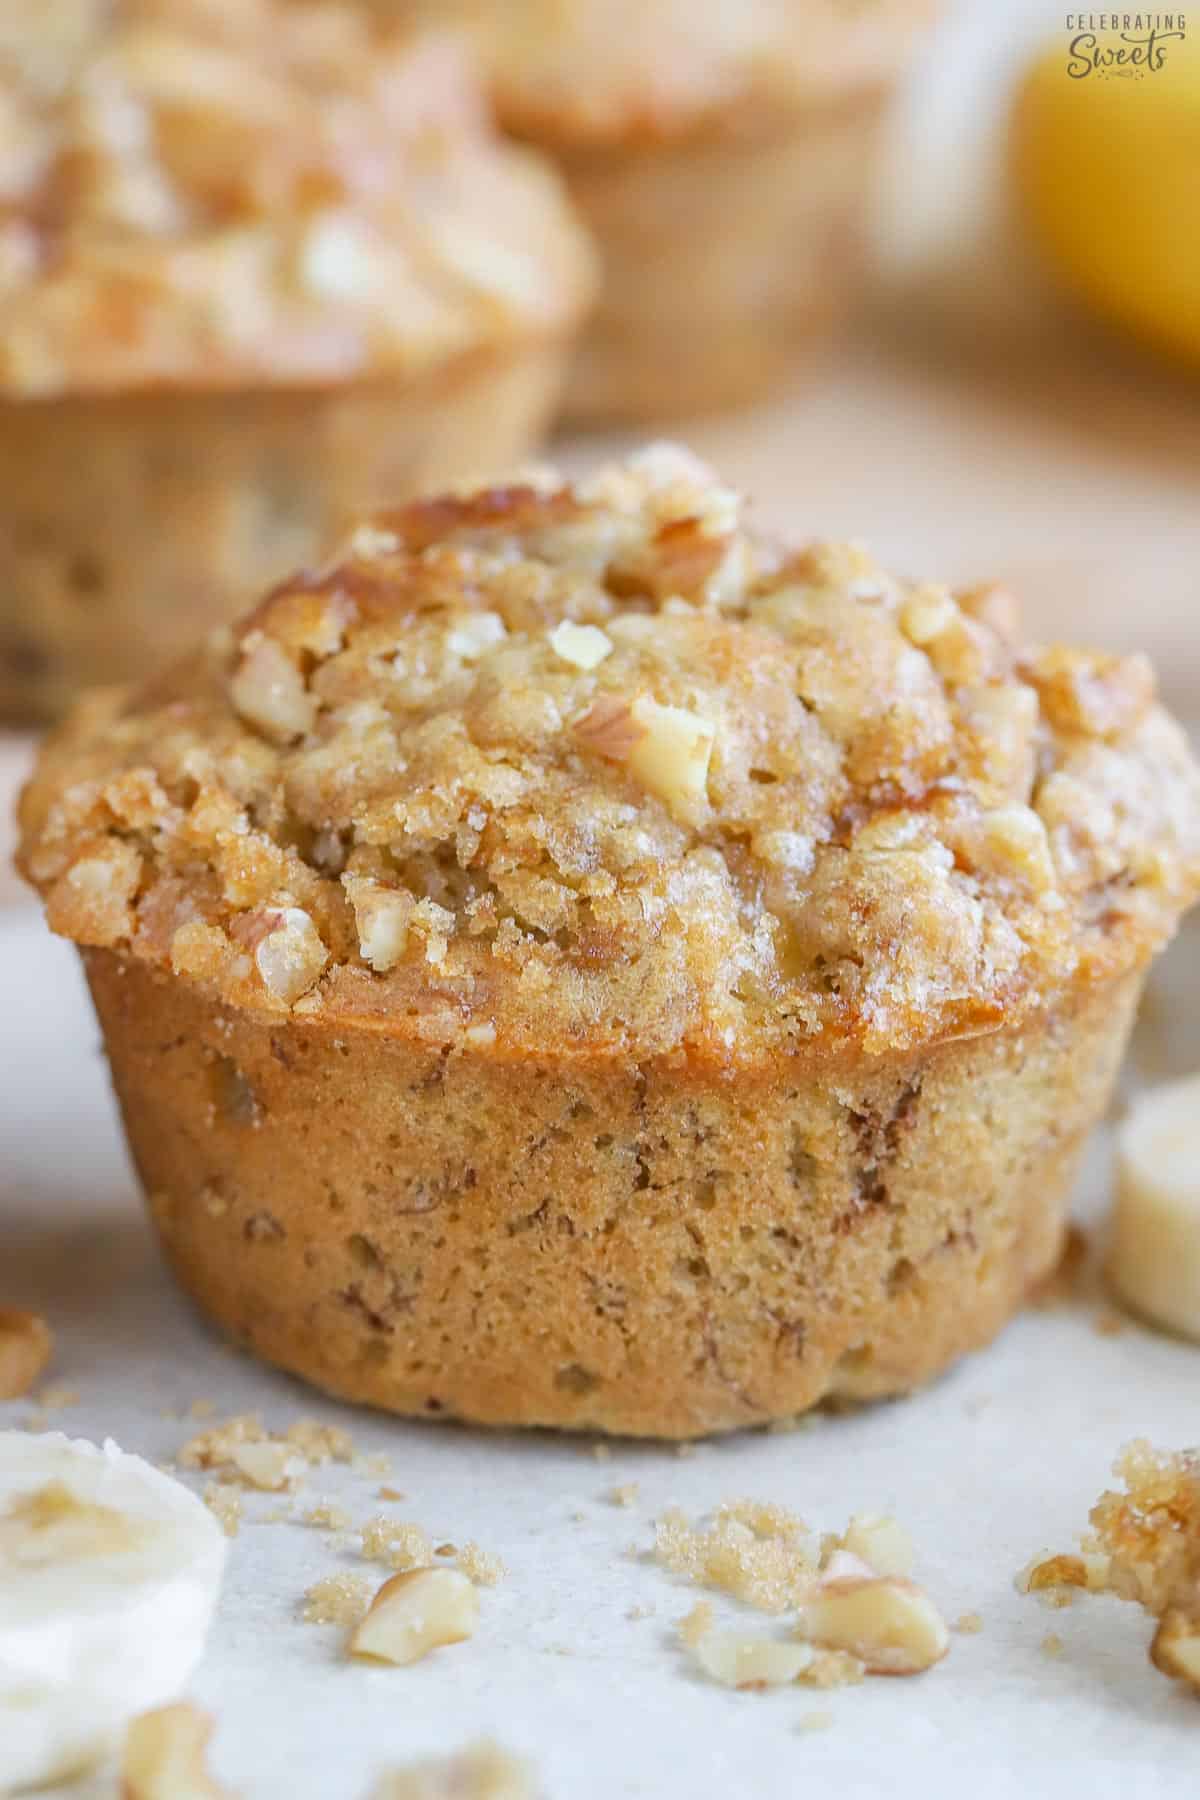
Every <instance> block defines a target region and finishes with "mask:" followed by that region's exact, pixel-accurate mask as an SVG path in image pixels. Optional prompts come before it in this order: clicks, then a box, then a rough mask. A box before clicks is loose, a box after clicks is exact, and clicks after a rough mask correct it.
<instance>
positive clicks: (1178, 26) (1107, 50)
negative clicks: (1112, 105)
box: [1067, 12, 1187, 81]
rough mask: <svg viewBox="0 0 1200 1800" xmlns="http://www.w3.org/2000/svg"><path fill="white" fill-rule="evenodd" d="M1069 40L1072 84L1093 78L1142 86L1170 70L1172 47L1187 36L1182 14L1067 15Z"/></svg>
mask: <svg viewBox="0 0 1200 1800" xmlns="http://www.w3.org/2000/svg"><path fill="white" fill-rule="evenodd" d="M1067 30H1068V31H1069V32H1070V34H1071V41H1070V43H1069V45H1068V46H1067V74H1068V75H1069V76H1071V78H1072V80H1074V81H1085V80H1086V79H1087V78H1088V77H1089V76H1091V75H1097V76H1099V77H1100V79H1101V80H1105V79H1107V78H1108V77H1109V76H1117V77H1120V78H1123V79H1125V80H1134V81H1140V80H1142V79H1143V77H1144V76H1146V75H1157V74H1158V72H1159V70H1160V69H1162V68H1164V67H1165V66H1166V61H1167V57H1168V56H1169V55H1170V53H1171V50H1172V48H1173V47H1174V46H1176V45H1178V44H1180V43H1181V42H1183V40H1184V39H1185V38H1186V36H1187V15H1186V13H1181V12H1169V13H1158V12H1154V13H1151V12H1076V13H1068V14H1067Z"/></svg>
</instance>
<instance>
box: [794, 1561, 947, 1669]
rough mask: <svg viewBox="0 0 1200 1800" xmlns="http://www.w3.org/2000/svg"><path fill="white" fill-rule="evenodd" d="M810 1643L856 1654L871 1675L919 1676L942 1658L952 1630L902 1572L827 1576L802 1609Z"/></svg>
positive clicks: (803, 1629)
mask: <svg viewBox="0 0 1200 1800" xmlns="http://www.w3.org/2000/svg"><path fill="white" fill-rule="evenodd" d="M799 1631H800V1634H801V1636H802V1637H803V1638H804V1639H805V1640H806V1641H811V1642H815V1643H818V1644H822V1645H824V1646H825V1647H826V1648H827V1649H831V1650H845V1651H847V1652H848V1653H849V1654H850V1655H851V1656H856V1657H858V1658H859V1659H860V1661H861V1662H862V1663H863V1664H864V1666H865V1668H866V1670H867V1672H868V1674H871V1675H918V1674H921V1673H922V1672H923V1671H924V1670H925V1669H929V1668H932V1666H933V1664H934V1663H936V1662H940V1661H941V1659H942V1657H943V1656H945V1654H946V1651H947V1649H948V1648H949V1643H950V1639H949V1633H948V1632H947V1630H946V1626H945V1622H944V1621H943V1619H942V1617H941V1614H940V1613H939V1612H938V1610H937V1608H936V1607H935V1606H934V1605H933V1603H932V1601H931V1600H930V1599H929V1598H928V1597H927V1596H926V1595H925V1594H924V1593H923V1592H922V1591H921V1589H920V1588H919V1587H917V1585H916V1584H915V1582H912V1581H908V1580H906V1579H905V1578H904V1577H902V1576H897V1575H878V1576H868V1577H866V1578H863V1577H861V1576H856V1575H849V1576H844V1577H841V1578H838V1579H834V1580H829V1579H825V1580H823V1581H822V1582H821V1584H820V1587H819V1588H818V1589H817V1591H816V1592H815V1593H814V1594H813V1595H812V1596H811V1598H810V1599H808V1600H806V1601H805V1602H804V1604H803V1605H802V1606H801V1607H800V1610H799Z"/></svg>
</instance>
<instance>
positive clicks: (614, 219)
mask: <svg viewBox="0 0 1200 1800" xmlns="http://www.w3.org/2000/svg"><path fill="white" fill-rule="evenodd" d="M375 4H376V5H377V6H382V7H384V8H387V7H389V6H391V7H392V8H393V9H394V8H395V6H396V5H397V4H399V5H400V6H401V7H402V8H403V9H404V10H406V11H408V12H409V13H410V14H411V13H412V12H414V11H415V12H416V13H417V14H419V15H423V16H428V17H433V16H436V17H437V18H439V19H442V20H447V21H448V20H454V21H456V22H457V23H458V24H459V25H460V26H461V27H463V28H464V29H465V30H466V32H467V34H468V36H469V37H470V39H471V40H472V42H473V43H474V45H475V48H476V50H477V52H478V53H479V55H480V57H481V60H482V63H483V66H484V68H485V70H486V71H487V72H488V73H489V75H490V79H491V84H492V91H493V95H494V98H495V102H496V107H497V112H498V115H499V119H500V122H501V123H502V124H503V125H504V126H505V127H506V128H507V129H508V130H509V131H510V132H511V133H512V134H513V135H514V136H516V137H518V138H522V139H525V140H526V141H528V142H529V143H532V144H536V145H537V146H538V147H539V148H540V149H543V150H545V151H546V152H547V153H548V154H549V155H551V156H553V157H554V159H555V160H556V161H557V162H558V164H559V166H560V168H561V169H562V170H563V172H564V174H565V175H566V177H567V181H568V183H569V186H570V189H571V194H572V196H573V198H574V199H575V201H576V203H577V204H578V206H579V209H580V211H581V212H582V214H583V216H584V218H585V219H586V221H587V223H588V224H589V225H590V226H591V228H592V230H593V233H594V235H595V237H596V239H597V242H598V244H599V246H600V249H601V254H602V257H603V288H602V294H601V301H600V305H599V309H598V311H597V312H596V313H595V314H594V315H593V318H592V321H591V325H590V328H589V330H588V332H587V334H586V337H585V340H584V347H583V351H582V354H581V356H580V358H579V360H578V361H577V362H576V364H575V368H574V375H573V379H572V383H571V387H570V390H569V395H568V403H569V408H570V411H571V412H572V413H573V414H574V415H575V416H576V417H578V418H580V419H582V420H593V421H610V420H622V419H650V418H656V417H670V416H672V415H682V414H685V413H688V412H694V411H698V410H704V409H708V408H715V407H721V406H726V405H729V404H732V403H737V402H741V401H745V400H748V399H751V398H753V397H754V396H756V395H760V394H762V393H764V392H765V391H767V390H768V389H769V387H770V386H771V384H772V383H773V382H774V381H775V380H776V379H777V378H778V377H779V375H780V373H781V371H782V370H783V369H784V368H785V367H786V365H787V363H788V362H789V360H790V359H791V358H792V357H793V356H794V355H795V353H796V351H797V348H798V347H799V346H800V345H802V344H804V343H805V342H806V341H808V340H810V339H811V338H812V337H813V335H814V334H817V333H820V332H821V331H822V330H823V329H824V328H825V327H827V326H828V324H829V323H830V322H832V321H834V320H837V319H838V318H840V317H841V316H842V315H843V314H844V313H845V311H846V309H847V307H848V305H849V303H850V302H851V300H852V297H853V291H854V286H855V282H856V280H857V278H858V276H859V274H860V272H861V267H862V249H863V245H862V239H861V232H860V226H861V221H862V214H863V210H864V203H865V201H866V198H867V194H868V188H869V178H870V171H871V167H872V161H873V153H874V151H875V148H876V140H877V136H878V129H879V126H880V122H881V119H882V116H883V113H884V108H885V103H886V101H887V99H888V96H889V93H890V91H891V89H892V88H893V86H894V83H895V81H896V78H897V76H898V74H899V73H900V71H901V69H902V68H903V65H904V62H905V59H906V55H907V53H908V51H909V48H910V45H911V43H912V40H913V38H914V36H915V35H916V32H917V30H918V28H919V27H920V25H921V24H922V23H923V22H925V21H926V20H927V19H928V18H929V17H930V16H931V15H932V13H933V12H934V10H935V6H934V0H874V3H873V4H871V5H867V6H860V5H846V4H845V0H739V3H738V4H736V5H730V4H726V3H725V0H375Z"/></svg>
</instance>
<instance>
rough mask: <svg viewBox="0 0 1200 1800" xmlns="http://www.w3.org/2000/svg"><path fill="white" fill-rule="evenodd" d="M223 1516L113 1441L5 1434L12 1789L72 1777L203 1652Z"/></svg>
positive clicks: (0, 1750)
mask: <svg viewBox="0 0 1200 1800" xmlns="http://www.w3.org/2000/svg"><path fill="white" fill-rule="evenodd" d="M225 1548H226V1540H225V1536H224V1534H223V1532H222V1531H221V1528H220V1526H219V1525H218V1524H217V1521H216V1520H215V1519H214V1518H213V1517H212V1514H211V1513H209V1512H208V1510H207V1508H206V1507H204V1506H203V1505H202V1504H201V1502H200V1501H199V1500H197V1498H196V1496H195V1495H194V1494H192V1493H189V1492H188V1490H187V1488H185V1487H183V1486H182V1485H181V1484H180V1483H179V1482H178V1481H172V1480H171V1478H170V1477H169V1476H167V1475H163V1474H160V1473H159V1471H158V1470H157V1469H153V1468H151V1466H150V1464H149V1463H146V1462H143V1461H142V1459H141V1457H139V1456H127V1455H126V1454H125V1452H124V1451H122V1450H119V1449H118V1448H117V1446H116V1445H115V1444H114V1443H112V1442H109V1443H106V1444H105V1445H104V1447H103V1449H99V1448H98V1447H97V1446H96V1445H95V1444H89V1443H85V1442H83V1441H82V1440H79V1439H75V1440H72V1439H70V1438H67V1437H65V1436H64V1435H63V1434H62V1433H61V1432H48V1433H45V1434H43V1435H32V1434H30V1433H27V1432H22V1431H2V1432H0V1793H5V1792H9V1791H12V1790H15V1789H21V1788H24V1787H28V1786H31V1785H33V1784H35V1783H38V1784H41V1783H45V1782H50V1781H55V1780H61V1779H63V1778H64V1777H65V1776H67V1775H69V1774H74V1773H76V1772H77V1771H78V1770H80V1769H82V1768H86V1767H87V1766H88V1765H89V1764H90V1763H92V1762H94V1761H96V1759H97V1758H98V1757H100V1756H102V1755H104V1754H105V1752H106V1751H107V1750H109V1749H110V1748H111V1747H112V1745H113V1743H114V1742H115V1740H116V1739H117V1737H118V1736H119V1735H120V1733H121V1731H122V1730H123V1728H124V1727H125V1726H126V1725H127V1723H128V1721H129V1720H130V1719H131V1718H132V1717H133V1716H134V1714H136V1713H140V1712H143V1711H145V1709H146V1708H148V1707H152V1706H158V1705H161V1704H162V1702H163V1701H165V1700H171V1699H174V1698H175V1696H176V1695H177V1694H178V1693H179V1691H180V1689H181V1688H182V1687H183V1686H184V1685H185V1683H186V1682H187V1680H188V1678H189V1676H190V1675H191V1673H192V1670H193V1669H194V1668H195V1666H196V1664H197V1663H198V1662H199V1660H200V1656H201V1653H202V1652H203V1649H204V1640H205V1638H206V1637H207V1635H208V1628H209V1624H210V1622H211V1620H212V1615H213V1609H214V1608H215V1606H216V1602H217V1595H218V1593H219V1591H220V1586H221V1574H222V1570H223V1568H224V1565H225Z"/></svg>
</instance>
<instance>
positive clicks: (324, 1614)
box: [304, 1575, 371, 1626]
mask: <svg viewBox="0 0 1200 1800" xmlns="http://www.w3.org/2000/svg"><path fill="white" fill-rule="evenodd" d="M370 1597H371V1583H370V1582H369V1581H368V1580H367V1578H366V1576H365V1575H326V1576H325V1577H324V1579H323V1580H321V1581H314V1582H313V1584H312V1586H311V1587H310V1588H308V1589H306V1590H305V1595H304V1621H305V1624H307V1625H346V1626H350V1625H357V1624H358V1622H359V1620H360V1619H361V1618H362V1617H363V1615H364V1613H365V1612H366V1610H367V1606H368V1604H369V1601H370Z"/></svg>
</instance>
